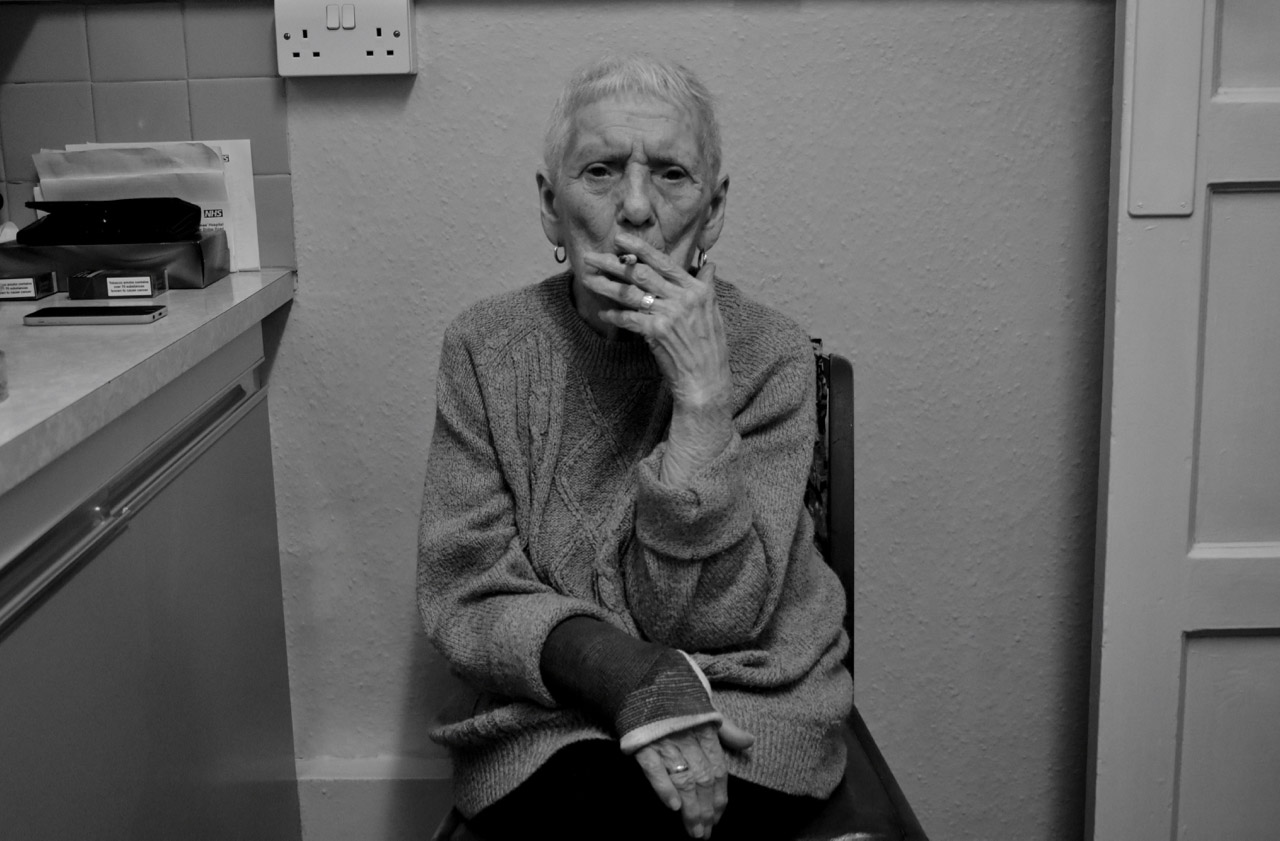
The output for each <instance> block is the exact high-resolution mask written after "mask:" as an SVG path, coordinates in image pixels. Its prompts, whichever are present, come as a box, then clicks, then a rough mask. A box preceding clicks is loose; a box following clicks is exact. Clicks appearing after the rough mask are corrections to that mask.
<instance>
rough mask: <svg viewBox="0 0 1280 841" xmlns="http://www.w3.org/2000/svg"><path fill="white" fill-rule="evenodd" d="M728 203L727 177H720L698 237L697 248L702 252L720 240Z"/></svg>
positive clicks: (708, 249)
mask: <svg viewBox="0 0 1280 841" xmlns="http://www.w3.org/2000/svg"><path fill="white" fill-rule="evenodd" d="M728 202H729V176H728V175H722V176H720V180H719V181H718V182H716V186H715V190H714V192H712V194H711V202H710V203H709V204H708V205H707V221H706V223H705V224H704V225H703V226H702V234H701V235H700V236H699V237H698V247H699V248H701V249H702V250H703V251H710V250H711V246H713V245H715V244H716V240H718V239H720V229H721V228H723V227H724V210H725V205H726V204H728Z"/></svg>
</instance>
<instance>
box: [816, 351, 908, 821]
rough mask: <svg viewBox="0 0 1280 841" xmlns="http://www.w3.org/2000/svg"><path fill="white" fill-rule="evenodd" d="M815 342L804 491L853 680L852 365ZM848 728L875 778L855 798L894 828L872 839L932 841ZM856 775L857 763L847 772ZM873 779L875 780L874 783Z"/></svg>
mask: <svg viewBox="0 0 1280 841" xmlns="http://www.w3.org/2000/svg"><path fill="white" fill-rule="evenodd" d="M810 341H811V342H812V343H813V357H814V375H815V377H816V378H817V395H816V399H817V414H818V436H817V439H816V441H815V442H814V448H813V465H812V467H811V468H810V471H809V483H808V485H807V487H806V488H805V505H806V507H807V508H808V509H809V514H810V515H811V516H812V517H813V520H814V530H813V531H814V535H813V542H814V544H815V545H816V546H817V547H818V551H819V552H821V553H822V557H823V558H825V559H826V561H827V564H828V565H830V566H831V568H832V569H834V570H835V572H836V575H838V576H839V577H840V583H841V585H843V587H844V592H845V601H846V603H847V607H846V608H845V614H844V627H845V631H846V632H847V633H848V634H849V653H848V655H847V656H846V657H845V666H846V668H848V669H849V674H850V676H852V675H853V661H854V657H853V650H854V645H853V643H854V633H853V632H854V621H853V620H854V609H853V608H854V594H855V592H856V591H855V589H854V555H855V553H854V543H855V540H856V535H855V532H854V525H855V524H854V516H853V512H854V495H853V492H854V482H853V474H854V468H853V456H854V453H853V429H854V425H853V363H851V362H850V361H849V360H848V359H847V358H845V357H843V356H841V355H839V354H836V353H826V352H824V351H823V348H822V340H821V339H811V340H810ZM849 725H850V728H851V730H852V735H853V737H854V739H855V740H856V744H857V746H858V748H860V750H861V751H862V752H863V754H864V758H865V761H866V763H867V765H866V769H867V771H869V772H870V773H871V774H872V775H873V776H871V777H868V776H866V775H859V780H860V782H859V785H858V791H857V794H858V795H860V798H859V799H860V800H861V801H862V803H863V806H862V808H863V809H865V810H868V811H873V812H878V813H880V814H882V815H889V816H890V820H891V822H892V824H893V825H894V827H895V829H894V832H893V834H892V836H890V835H879V836H875V835H873V836H868V837H877V838H889V837H894V838H901V839H903V841H928V837H927V836H926V835H925V832H924V829H923V828H922V827H921V826H920V821H919V819H918V818H917V817H916V814H915V812H914V811H913V810H912V808H911V804H910V803H908V802H907V798H906V795H905V794H903V791H902V787H901V786H900V785H898V781H897V779H896V778H895V777H894V775H893V771H892V770H890V768H889V764H888V762H886V761H885V758H884V754H883V753H881V751H880V747H879V745H877V744H876V741H875V738H874V737H873V736H872V735H871V731H870V730H869V729H867V724H866V722H865V721H864V720H863V718H862V714H861V713H860V712H859V711H858V709H857V707H856V706H855V707H854V709H853V712H852V714H851V715H850V716H849ZM846 773H847V774H852V773H855V772H854V770H853V760H851V765H850V767H849V768H848V769H846ZM870 780H875V783H874V784H872V783H871V782H869V781H870Z"/></svg>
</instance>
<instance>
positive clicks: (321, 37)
mask: <svg viewBox="0 0 1280 841" xmlns="http://www.w3.org/2000/svg"><path fill="white" fill-rule="evenodd" d="M275 9H276V62H277V66H278V67H279V69H280V75H281V76H363V75H369V74H382V73H417V72H418V63H417V58H416V56H415V54H414V49H413V0H356V2H350V3H344V2H337V3H330V2H328V0H275Z"/></svg>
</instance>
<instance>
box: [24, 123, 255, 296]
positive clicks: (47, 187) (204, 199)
mask: <svg viewBox="0 0 1280 841" xmlns="http://www.w3.org/2000/svg"><path fill="white" fill-rule="evenodd" d="M32 158H33V159H34V161H35V165H36V172H37V173H38V174H39V176H40V185H39V186H38V187H37V188H36V190H37V193H36V198H37V199H42V200H44V201H104V200H110V199H134V198H148V197H153V196H175V197H177V198H180V199H183V200H184V201H189V202H191V203H192V204H194V205H197V206H198V207H199V208H200V219H201V224H200V229H201V230H202V231H212V230H219V229H221V230H225V231H226V232H227V246H228V249H229V250H230V252H231V269H232V271H245V270H252V269H257V268H259V267H260V266H259V257H258V211H257V208H256V206H255V205H254V196H253V160H252V157H251V154H250V151H249V141H248V140H208V141H194V142H182V143H82V144H72V145H68V146H67V147H66V149H65V150H62V151H60V150H47V149H46V150H43V151H40V152H37V153H35V154H34V155H32Z"/></svg>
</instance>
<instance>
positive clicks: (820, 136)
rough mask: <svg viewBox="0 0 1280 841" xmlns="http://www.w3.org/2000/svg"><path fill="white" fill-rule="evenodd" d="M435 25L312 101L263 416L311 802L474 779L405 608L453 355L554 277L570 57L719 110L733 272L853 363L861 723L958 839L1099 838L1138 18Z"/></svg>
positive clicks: (1076, 6)
mask: <svg viewBox="0 0 1280 841" xmlns="http://www.w3.org/2000/svg"><path fill="white" fill-rule="evenodd" d="M417 13H418V17H417V29H418V36H419V49H420V53H421V55H420V57H419V67H420V73H419V75H418V76H417V77H416V78H381V79H375V78H366V79H299V80H290V81H289V82H288V102H289V114H288V118H289V134H290V151H291V160H292V172H293V189H294V202H295V208H296V210H295V226H296V238H297V255H298V269H299V282H300V294H299V297H298V300H297V301H296V302H295V304H294V306H293V309H292V312H291V315H290V318H289V324H288V328H287V330H286V331H285V335H284V337H283V344H282V347H281V351H280V355H279V357H278V361H277V365H276V369H275V371H274V373H273V378H274V386H273V388H274V390H275V392H276V393H275V394H274V395H273V398H272V399H273V404H272V409H273V429H274V434H275V441H276V448H277V474H276V475H277V491H278V501H279V506H280V530H281V540H282V548H283V550H284V563H285V567H286V568H285V575H286V578H285V584H286V590H287V595H286V600H287V603H286V611H287V618H288V624H289V631H290V666H291V672H292V681H293V694H294V718H295V730H296V739H297V748H298V751H299V754H300V757H301V763H300V768H302V770H303V772H304V776H307V775H310V776H313V777H315V778H320V779H323V778H327V777H334V778H355V777H361V776H365V777H372V778H375V779H379V778H385V777H413V776H415V775H421V776H426V777H430V776H433V775H441V774H443V773H445V772H446V769H447V765H446V764H445V763H444V761H443V756H442V754H441V752H440V751H439V750H438V749H437V748H436V747H435V746H433V745H432V744H431V743H430V742H429V741H428V739H427V737H426V732H427V730H428V729H429V727H430V726H431V724H432V721H433V719H434V716H435V714H436V712H437V710H438V709H439V708H440V705H441V703H442V702H443V699H444V697H445V696H446V695H447V694H448V693H449V692H450V691H451V689H452V683H451V681H450V678H449V677H448V676H447V674H446V671H445V669H444V668H443V666H442V665H441V663H440V662H439V661H438V660H437V659H436V658H435V657H434V655H433V654H432V652H431V651H430V650H429V647H428V646H427V645H426V644H425V643H424V642H423V640H422V638H421V636H420V635H419V634H418V631H417V618H416V615H415V610H414V606H413V594H412V590H413V586H412V582H413V570H414V543H415V528H416V517H417V506H418V499H419V492H420V491H419V489H420V482H421V473H422V468H423V463H424V458H425V451H426V446H427V442H428V439H429V435H430V430H431V424H432V417H433V409H434V407H433V399H432V389H433V379H434V372H435V364H436V355H437V351H438V346H439V342H440V337H441V333H442V331H443V328H444V326H445V324H446V323H447V322H448V321H449V320H450V319H451V318H452V317H453V316H454V315H455V314H456V313H457V312H458V311H459V310H460V309H461V308H462V307H463V306H464V305H466V304H467V303H468V302H470V301H473V300H475V299H477V298H479V297H481V296H483V295H487V294H490V293H494V292H497V291H499V290H503V289H508V288H512V287H515V286H517V285H522V284H526V283H530V282H532V281H535V280H538V279H540V278H541V277H543V276H545V275H546V274H549V273H550V272H552V271H553V270H554V268H555V266H554V264H553V263H552V261H551V255H550V248H549V246H548V245H547V243H546V241H545V239H544V238H543V235H542V231H541V229H540V227H539V224H538V211H537V199H536V191H535V187H534V179H533V175H534V170H535V167H536V165H537V161H538V148H539V145H540V137H541V133H542V130H543V121H544V119H545V114H546V112H547V110H548V108H549V107H550V104H551V101H552V99H553V98H554V96H555V93H556V90H557V88H558V85H559V83H560V81H561V80H562V79H563V78H564V77H565V75H566V74H567V73H568V71H569V70H570V69H571V68H572V67H574V66H576V65H577V64H578V63H579V62H580V61H582V60H583V59H585V58H587V57H590V56H592V55H595V54H597V53H598V52H600V51H603V50H605V49H611V48H612V49H631V48H644V49H649V50H652V51H656V52H661V53H664V54H667V55H670V56H672V57H676V58H679V59H681V60H684V61H687V62H688V63H690V64H691V65H692V66H693V67H694V68H695V69H697V70H698V71H699V72H700V73H701V74H702V75H703V76H704V78H705V80H706V81H707V82H708V84H709V85H710V86H711V88H712V89H713V90H715V91H717V92H718V93H719V94H720V95H721V99H722V107H721V113H722V119H723V123H724V136H725V142H726V150H725V151H726V165H727V169H728V171H729V172H730V173H731V176H732V186H731V189H730V196H729V212H728V222H727V223H726V229H725V234H724V236H723V237H722V238H721V241H720V244H719V245H718V246H717V247H716V249H715V251H714V252H713V256H714V259H715V260H716V262H717V264H718V265H719V266H720V270H721V274H722V275H723V276H726V277H729V278H731V279H736V280H737V282H738V283H739V284H740V285H741V286H743V287H744V288H745V289H747V290H748V291H749V292H750V293H752V294H754V295H756V296H758V297H759V298H761V299H763V300H765V301H768V302H770V303H773V304H774V305H776V306H779V307H781V308H783V309H784V310H786V311H788V312H790V313H791V314H792V315H794V316H795V317H796V318H798V319H799V320H801V321H802V322H803V323H806V324H808V325H809V326H810V327H811V329H812V332H813V333H814V334H815V335H821V336H823V337H825V338H826V340H827V342H828V344H829V346H830V347H832V348H834V349H838V350H842V351H844V352H847V353H849V354H851V355H852V356H853V357H854V358H855V360H856V363H857V371H858V400H859V403H858V417H857V423H858V440H859V444H858V446H859V454H858V470H859V507H858V512H857V517H858V529H859V537H860V542H859V551H860V556H859V564H860V570H859V575H860V582H859V592H858V597H857V610H858V628H859V633H858V639H857V641H856V643H857V658H858V659H857V664H858V675H857V691H858V702H859V705H860V707H861V708H862V709H863V711H864V714H865V715H866V717H867V719H868V722H869V724H870V726H871V727H872V730H873V732H875V733H876V735H877V737H878V738H879V740H880V742H881V746H882V747H883V749H884V751H885V753H886V754H887V756H888V757H889V760H890V762H891V763H892V764H893V766H894V767H895V769H896V770H897V773H898V774H899V777H900V779H901V782H902V783H903V786H904V788H905V789H906V791H907V794H908V796H909V797H910V799H911V800H912V802H913V803H914V805H915V806H916V808H917V810H918V812H919V813H920V816H921V818H922V820H923V821H924V823H925V825H926V828H927V829H929V830H930V831H931V832H933V833H934V835H935V837H937V838H940V839H941V838H947V839H1014V838H1016V839H1020V841H1022V840H1023V839H1060V838H1068V837H1073V836H1076V835H1078V834H1079V831H1080V827H1081V823H1082V821H1081V818H1082V807H1083V803H1082V792H1083V775H1084V755H1085V742H1086V726H1085V723H1086V712H1087V684H1088V671H1087V665H1088V652H1089V616H1090V598H1091V589H1090V588H1091V570H1092V541H1093V514H1094V485H1095V481H1096V469H1097V467H1096V462H1097V458H1096V457H1097V429H1098V420H1097V415H1098V406H1099V382H1100V371H1101V355H1100V347H1101V312H1102V291H1103V279H1104V278H1103V262H1104V253H1105V239H1104V235H1105V219H1106V204H1107V195H1106V185H1107V166H1108V154H1107V151H1108V141H1109V135H1108V131H1109V127H1108V119H1109V111H1110V108H1109V105H1110V99H1109V95H1110V80H1111V50H1112V24H1113V20H1112V19H1113V8H1112V6H1111V5H1110V4H1108V3H1104V2H1096V1H1095V0H1037V1H1036V2H1024V1H1023V0H917V2H910V3H907V2H881V1H880V0H865V1H864V2H838V3H837V2H830V3H810V2H804V3H801V2H697V3H683V4H674V3H673V4H656V3H643V4H638V5H637V4H626V5H623V4H616V5H611V4H599V5H595V4H583V3H573V2H566V3H558V4H557V3H533V2H519V0H513V2H502V3H497V2H468V3H463V2H453V3H430V4H424V3H419V4H418V8H417ZM339 788H340V786H339ZM392 799H394V798H392ZM306 808H308V807H307V806H306V805H305V800H304V810H305V809H306ZM305 817H306V815H305V814H304V819H305ZM312 826H315V824H314V822H313V823H312ZM319 832H320V830H312V834H313V836H317V833H319ZM369 837H374V835H372V834H371V835H370V836H369Z"/></svg>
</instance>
